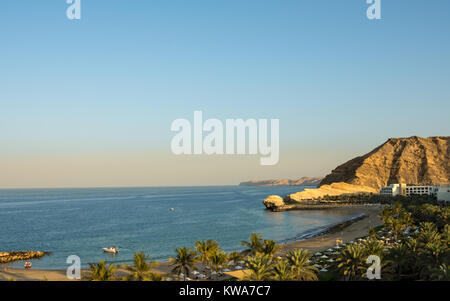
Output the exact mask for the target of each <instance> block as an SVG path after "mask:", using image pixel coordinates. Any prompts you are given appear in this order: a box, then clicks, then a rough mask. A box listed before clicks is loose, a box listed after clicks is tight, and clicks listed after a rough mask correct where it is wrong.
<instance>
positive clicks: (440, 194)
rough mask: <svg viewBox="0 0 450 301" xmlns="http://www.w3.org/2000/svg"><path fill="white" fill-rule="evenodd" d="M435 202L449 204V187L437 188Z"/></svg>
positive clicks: (441, 186) (447, 185)
mask: <svg viewBox="0 0 450 301" xmlns="http://www.w3.org/2000/svg"><path fill="white" fill-rule="evenodd" d="M436 197H437V200H438V201H440V202H450V185H449V184H446V185H440V186H438V187H437V193H436Z"/></svg>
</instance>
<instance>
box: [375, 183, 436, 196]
mask: <svg viewBox="0 0 450 301" xmlns="http://www.w3.org/2000/svg"><path fill="white" fill-rule="evenodd" d="M437 192H438V186H431V185H421V186H416V185H406V184H391V185H389V186H383V187H382V188H381V190H380V194H381V195H389V196H396V195H404V196H410V195H436V194H437Z"/></svg>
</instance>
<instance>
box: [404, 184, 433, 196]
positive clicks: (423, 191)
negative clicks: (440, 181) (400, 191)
mask: <svg viewBox="0 0 450 301" xmlns="http://www.w3.org/2000/svg"><path fill="white" fill-rule="evenodd" d="M436 192H437V186H429V185H427V186H413V185H411V186H406V195H435V194H436Z"/></svg>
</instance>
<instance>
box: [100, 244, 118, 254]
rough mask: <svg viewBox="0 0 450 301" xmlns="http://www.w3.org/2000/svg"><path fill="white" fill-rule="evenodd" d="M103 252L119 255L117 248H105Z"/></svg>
mask: <svg viewBox="0 0 450 301" xmlns="http://www.w3.org/2000/svg"><path fill="white" fill-rule="evenodd" d="M103 252H105V253H112V254H117V253H119V248H117V247H116V246H109V247H107V248H103Z"/></svg>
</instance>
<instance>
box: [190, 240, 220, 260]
mask: <svg viewBox="0 0 450 301" xmlns="http://www.w3.org/2000/svg"><path fill="white" fill-rule="evenodd" d="M217 249H219V243H218V242H217V241H215V240H207V241H204V240H201V241H196V242H195V250H196V251H197V253H198V254H199V259H200V261H201V262H202V263H203V264H204V265H210V258H209V257H210V255H211V253H212V252H214V250H217Z"/></svg>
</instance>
